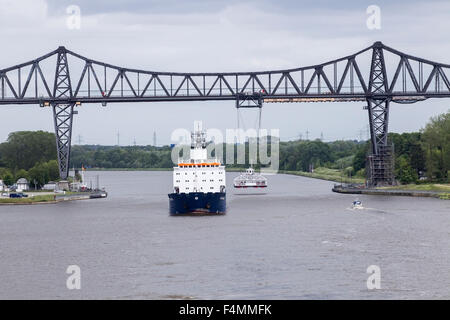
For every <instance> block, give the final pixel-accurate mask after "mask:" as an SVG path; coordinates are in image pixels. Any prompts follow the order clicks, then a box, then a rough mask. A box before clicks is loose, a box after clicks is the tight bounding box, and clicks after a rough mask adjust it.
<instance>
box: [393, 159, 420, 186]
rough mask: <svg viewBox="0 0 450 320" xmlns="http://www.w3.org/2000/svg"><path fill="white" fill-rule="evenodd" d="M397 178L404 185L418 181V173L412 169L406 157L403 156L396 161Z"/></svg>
mask: <svg viewBox="0 0 450 320" xmlns="http://www.w3.org/2000/svg"><path fill="white" fill-rule="evenodd" d="M395 173H396V174H395V175H396V178H397V179H398V180H399V181H400V183H402V184H408V183H414V182H416V181H417V172H416V171H415V170H414V168H412V167H411V164H410V162H409V159H408V157H407V156H406V155H401V156H400V157H398V158H397V159H396V170H395Z"/></svg>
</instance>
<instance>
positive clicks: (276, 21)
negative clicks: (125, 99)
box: [0, 0, 450, 145]
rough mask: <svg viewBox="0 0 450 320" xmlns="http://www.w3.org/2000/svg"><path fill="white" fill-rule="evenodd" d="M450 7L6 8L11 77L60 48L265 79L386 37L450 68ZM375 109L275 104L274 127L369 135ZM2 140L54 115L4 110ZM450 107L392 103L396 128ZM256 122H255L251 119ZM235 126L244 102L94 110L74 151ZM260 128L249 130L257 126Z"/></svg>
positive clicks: (30, 1) (4, 0)
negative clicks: (76, 22)
mask: <svg viewBox="0 0 450 320" xmlns="http://www.w3.org/2000/svg"><path fill="white" fill-rule="evenodd" d="M71 5H77V6H79V8H80V10H81V28H80V29H69V28H68V27H67V24H66V22H67V18H68V13H67V7H69V6H71ZM369 5H377V6H379V7H380V9H381V29H379V30H370V29H369V28H367V26H366V20H367V18H368V17H369V14H367V13H366V9H367V7H368V6H369ZM449 37H450V1H414V0H411V1H377V0H375V1H356V0H351V1H345V2H343V1H324V0H314V1H309V0H308V1H295V0H277V1H271V0H263V1H245V0H243V1H234V0H231V1H230V0H228V1H222V0H210V1H201V0H190V1H181V0H180V1H175V0H164V1H163V0H150V1H148V0H147V1H140V0H120V1H113V0H99V1H92V0H90V1H87V0H79V1H66V0H58V1H57V0H0V38H1V42H2V50H1V53H0V69H2V68H5V67H8V66H12V65H15V64H18V63H21V62H24V61H28V60H32V59H33V58H35V57H37V56H40V55H42V54H45V53H47V52H49V51H51V50H54V49H56V48H57V47H58V46H61V45H64V46H66V47H67V48H68V49H70V50H72V51H75V52H77V53H80V54H82V55H84V56H87V57H90V58H92V59H96V60H100V61H104V62H109V63H112V64H116V65H121V66H125V67H132V68H139V69H146V70H158V71H179V72H202V71H205V72H220V71H255V70H270V69H280V68H291V67H298V66H304V65H312V64H318V63H322V62H325V61H328V60H331V59H335V58H338V57H341V56H344V55H348V54H351V53H354V52H356V51H358V50H360V49H362V48H365V47H367V46H369V45H371V44H372V43H373V42H375V41H382V42H383V43H385V44H386V45H388V46H391V47H394V48H396V49H398V50H400V51H403V52H407V53H410V54H412V55H416V56H420V57H424V58H427V59H430V60H434V61H439V62H443V63H450V42H449ZM363 105H364V103H328V104H326V103H315V104H312V103H308V104H266V105H265V106H264V108H263V115H262V120H263V121H262V122H263V127H265V128H279V129H280V135H281V137H282V139H289V138H290V139H293V138H295V137H298V136H299V135H300V134H302V135H303V137H305V136H306V131H308V132H309V137H310V138H318V137H320V135H321V133H323V137H324V139H325V140H335V139H354V138H359V136H360V134H361V133H362V136H363V137H365V132H366V127H367V123H368V118H367V111H365V110H363V109H362V106H363ZM0 109H1V116H0V141H4V140H5V139H6V138H7V135H8V133H9V132H12V131H18V130H39V129H41V130H48V131H52V130H53V119H52V114H51V110H49V109H41V108H39V107H38V106H32V105H29V106H0ZM449 109H450V99H448V100H446V99H442V100H433V101H432V100H429V101H424V102H420V103H416V104H413V105H399V104H393V105H392V108H391V116H390V131H394V132H404V131H416V130H419V129H421V128H422V127H423V126H424V125H425V123H426V122H427V121H428V119H429V118H430V117H431V116H433V115H437V114H439V113H442V112H445V111H447V110H449ZM242 116H243V117H244V121H245V122H246V123H247V124H252V123H254V122H255V119H256V114H255V113H254V112H252V111H247V112H244V113H243V114H242ZM194 120H203V121H204V124H205V126H207V127H213V128H219V129H225V128H234V127H236V125H237V124H236V109H235V108H234V103H233V102H231V101H230V102H189V103H185V102H178V103H134V104H133V103H131V104H125V103H123V104H109V105H108V107H107V108H102V107H101V106H99V105H94V104H93V105H87V104H86V105H83V106H82V107H81V108H80V109H79V114H78V115H76V116H75V119H74V121H75V122H74V132H73V137H74V141H73V142H74V143H78V142H79V139H80V140H81V143H89V144H116V143H117V132H118V131H119V132H120V144H121V145H128V144H133V142H134V140H136V143H137V144H151V143H152V141H153V132H154V131H156V133H157V141H158V144H167V143H170V134H171V132H172V131H173V130H174V129H176V128H190V127H191V126H192V123H193V121H194ZM248 126H250V125H248Z"/></svg>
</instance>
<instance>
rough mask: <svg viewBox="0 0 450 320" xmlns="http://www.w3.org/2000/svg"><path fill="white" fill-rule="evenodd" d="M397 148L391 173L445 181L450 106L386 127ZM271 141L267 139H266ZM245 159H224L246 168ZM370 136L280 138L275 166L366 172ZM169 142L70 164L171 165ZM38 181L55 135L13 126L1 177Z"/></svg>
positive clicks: (100, 153)
mask: <svg viewBox="0 0 450 320" xmlns="http://www.w3.org/2000/svg"><path fill="white" fill-rule="evenodd" d="M388 140H389V142H390V143H392V144H393V145H394V150H395V176H396V179H397V180H398V181H399V182H401V183H414V182H418V181H419V180H426V181H440V182H448V176H449V174H448V171H449V166H450V112H447V113H444V114H442V115H439V116H436V117H433V118H431V119H430V121H429V122H428V123H427V125H426V126H425V128H423V129H422V130H421V131H420V132H412V133H402V134H398V133H390V134H389V136H388ZM269 144H270V139H269ZM228 148H235V151H236V148H237V147H236V145H225V146H224V150H223V152H224V155H225V154H226V150H227V149H228ZM268 149H269V150H270V146H269V147H268ZM245 150H246V160H247V161H246V164H236V163H237V161H236V160H237V159H236V152H235V164H233V165H227V166H228V167H237V168H239V167H240V168H244V167H246V166H248V164H249V161H248V146H247V147H246V148H245ZM369 151H370V141H356V140H348V141H333V142H323V141H321V140H296V141H286V142H280V143H279V169H280V170H289V171H310V170H312V169H313V168H318V167H326V168H332V169H339V170H342V171H343V172H344V173H345V174H348V175H353V176H359V177H364V176H365V172H366V158H367V155H368V154H369ZM171 153H172V148H171V147H170V146H163V147H155V146H123V147H119V146H100V145H75V146H73V147H72V156H71V162H70V167H75V168H80V167H81V166H82V165H83V166H84V167H87V168H124V169H125V168H135V169H139V168H171V167H173V165H174V164H173V163H172V160H171ZM22 177H23V178H27V179H28V181H30V183H31V184H33V183H36V184H37V185H38V186H41V185H43V184H45V183H47V182H48V181H50V180H57V179H58V177H59V174H58V165H57V162H56V147H55V136H54V134H53V133H49V132H43V131H36V132H32V131H20V132H13V133H11V134H10V135H9V136H8V140H7V141H6V142H4V143H2V144H0V179H2V180H3V181H4V183H6V184H8V185H10V184H13V183H14V182H15V181H16V180H17V179H19V178H22Z"/></svg>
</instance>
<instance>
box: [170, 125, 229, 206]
mask: <svg viewBox="0 0 450 320" xmlns="http://www.w3.org/2000/svg"><path fill="white" fill-rule="evenodd" d="M225 186H226V184H225V166H223V165H221V163H220V161H219V160H218V159H216V158H208V152H207V149H206V132H205V131H204V130H203V129H202V123H201V122H196V123H195V124H194V131H193V132H192V133H191V148H190V154H189V158H187V159H179V160H178V165H177V166H176V167H174V168H173V192H172V193H170V194H169V210H170V214H171V215H217V214H225V212H226V191H225Z"/></svg>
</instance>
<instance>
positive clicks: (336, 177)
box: [279, 167, 365, 183]
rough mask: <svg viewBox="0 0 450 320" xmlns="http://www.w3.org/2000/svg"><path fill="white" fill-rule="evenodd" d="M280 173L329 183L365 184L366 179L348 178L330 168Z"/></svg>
mask: <svg viewBox="0 0 450 320" xmlns="http://www.w3.org/2000/svg"><path fill="white" fill-rule="evenodd" d="M279 172H280V173H285V174H293V175H296V176H303V177H308V178H315V179H322V180H328V181H335V182H343V183H364V182H365V180H364V178H359V177H352V178H349V177H346V176H344V175H343V174H342V172H341V171H340V170H338V169H329V168H323V167H319V168H317V169H315V170H314V172H304V171H287V170H280V171H279Z"/></svg>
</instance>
